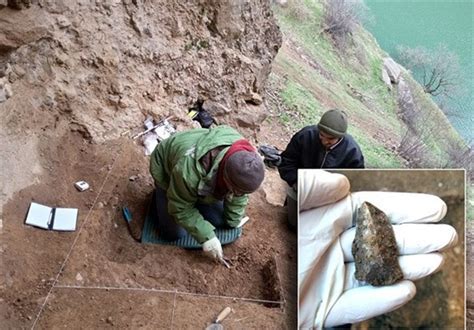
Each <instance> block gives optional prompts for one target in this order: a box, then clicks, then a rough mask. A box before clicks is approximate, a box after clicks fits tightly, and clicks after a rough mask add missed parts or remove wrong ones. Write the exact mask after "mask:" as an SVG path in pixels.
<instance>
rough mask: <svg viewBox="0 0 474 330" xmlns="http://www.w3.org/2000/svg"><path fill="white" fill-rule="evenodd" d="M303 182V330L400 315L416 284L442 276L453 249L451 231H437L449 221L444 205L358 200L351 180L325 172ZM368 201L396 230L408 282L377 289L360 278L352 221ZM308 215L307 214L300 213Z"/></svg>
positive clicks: (398, 197)
mask: <svg viewBox="0 0 474 330" xmlns="http://www.w3.org/2000/svg"><path fill="white" fill-rule="evenodd" d="M300 173H301V179H300V187H299V193H300V198H299V201H300V218H299V228H300V230H299V238H298V244H299V246H298V247H299V257H298V261H299V263H298V278H299V292H300V307H299V308H300V314H299V315H300V327H302V328H307V327H316V328H322V327H323V326H324V327H334V326H338V325H341V324H347V323H355V322H360V321H363V320H366V319H369V318H372V317H375V316H377V315H380V314H384V313H387V312H389V311H392V310H395V309H397V308H399V307H401V306H402V305H403V304H405V303H407V302H408V301H409V300H410V299H412V298H413V297H414V295H415V293H416V288H415V285H414V284H413V282H412V281H414V280H417V279H420V278H423V277H425V276H427V275H430V274H432V273H434V272H435V271H437V270H438V269H439V268H440V267H441V265H442V263H443V256H442V255H441V254H440V253H438V251H441V250H443V249H445V248H447V247H450V246H452V245H454V244H455V243H456V241H457V234H456V231H455V229H454V228H453V227H451V226H449V225H445V224H433V223H436V222H438V221H440V220H441V219H442V218H443V217H444V216H445V214H446V204H445V203H444V202H443V201H442V200H441V199H440V198H438V197H436V196H433V195H426V194H415V193H397V192H357V193H353V194H349V186H348V180H347V178H345V177H344V176H342V175H340V174H333V173H328V172H325V171H322V170H316V171H314V170H312V171H303V172H300ZM364 201H368V202H370V203H372V204H374V205H375V206H376V207H377V208H379V209H381V210H382V211H383V212H384V213H385V214H386V215H387V216H388V218H389V219H390V221H391V222H392V224H393V229H394V233H395V238H396V241H397V246H398V252H399V258H398V260H399V263H400V266H401V269H402V272H403V276H404V279H403V280H402V281H400V282H398V283H395V284H393V285H389V286H382V287H373V286H371V285H368V284H367V283H364V282H361V281H358V280H357V279H356V278H355V277H354V272H355V264H354V260H353V256H352V251H351V247H352V241H353V240H354V236H355V228H354V227H353V220H354V219H355V216H354V214H355V212H356V211H357V209H358V208H359V206H360V205H361V204H362V203H363V202H364ZM301 210H303V211H301Z"/></svg>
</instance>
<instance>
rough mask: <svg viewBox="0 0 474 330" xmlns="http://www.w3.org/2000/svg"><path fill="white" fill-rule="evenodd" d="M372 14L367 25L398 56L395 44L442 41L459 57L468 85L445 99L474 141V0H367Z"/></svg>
mask: <svg viewBox="0 0 474 330" xmlns="http://www.w3.org/2000/svg"><path fill="white" fill-rule="evenodd" d="M364 2H365V4H366V5H367V7H368V8H369V11H370V14H371V15H372V16H373V22H371V23H369V24H367V25H366V28H367V29H368V30H369V31H370V32H371V33H372V34H373V35H374V36H375V38H376V39H377V41H378V43H379V44H380V46H381V47H382V48H383V49H384V50H385V51H386V52H387V53H389V54H390V55H391V56H392V57H394V58H395V59H396V47H397V46H398V45H405V46H409V47H416V46H422V47H424V48H428V49H436V48H437V46H438V45H439V44H444V45H446V46H447V48H448V49H449V50H451V51H453V52H454V53H456V54H457V56H458V57H459V60H460V63H461V66H462V73H461V74H462V77H461V79H462V80H463V81H464V85H465V88H463V89H464V91H463V93H462V94H459V95H457V96H456V97H455V98H454V99H453V100H448V101H446V102H447V104H448V106H449V109H450V110H449V111H448V112H447V116H448V118H449V120H450V121H451V123H452V125H453V126H454V127H455V128H456V129H457V131H458V132H459V133H460V134H461V136H462V137H463V138H464V139H465V140H466V141H467V142H469V143H470V144H471V145H473V144H474V97H473V95H474V64H473V62H474V52H473V45H474V30H473V22H474V1H473V0H451V1H448V0H430V1H427V0H386V1H382V0H364Z"/></svg>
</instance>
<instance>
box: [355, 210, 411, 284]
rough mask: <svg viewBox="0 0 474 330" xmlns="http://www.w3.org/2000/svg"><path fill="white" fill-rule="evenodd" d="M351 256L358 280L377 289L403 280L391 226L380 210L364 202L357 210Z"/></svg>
mask: <svg viewBox="0 0 474 330" xmlns="http://www.w3.org/2000/svg"><path fill="white" fill-rule="evenodd" d="M356 221H357V223H356V235H355V238H354V242H353V243H352V254H353V255H354V260H355V264H356V272H355V278H356V279H358V280H359V281H366V282H368V283H369V284H372V285H374V286H382V285H390V284H393V283H395V282H397V281H399V280H401V279H402V278H403V273H402V270H401V268H400V265H399V263H398V249H397V242H396V240H395V235H394V233H393V228H392V225H391V224H390V221H389V219H388V218H387V216H386V215H385V213H383V212H382V211H381V210H379V209H378V208H376V207H375V206H374V205H372V204H370V203H368V202H364V203H363V204H362V205H361V207H360V208H359V210H358V211H357V220H356Z"/></svg>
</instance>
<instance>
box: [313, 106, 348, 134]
mask: <svg viewBox="0 0 474 330" xmlns="http://www.w3.org/2000/svg"><path fill="white" fill-rule="evenodd" d="M318 127H319V129H320V130H321V131H323V132H324V133H327V134H329V135H332V136H334V137H342V136H344V134H345V133H346V131H347V117H346V114H345V113H344V111H341V110H339V109H332V110H329V111H326V112H325V113H324V114H323V115H322V117H321V119H320V120H319V123H318Z"/></svg>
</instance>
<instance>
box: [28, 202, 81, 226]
mask: <svg viewBox="0 0 474 330" xmlns="http://www.w3.org/2000/svg"><path fill="white" fill-rule="evenodd" d="M77 213H78V210H77V209H71V208H59V207H57V208H52V207H49V206H45V205H41V204H38V203H35V202H32V203H31V204H30V209H29V210H28V215H27V216H26V221H25V223H26V224H27V225H31V226H35V227H40V228H43V229H48V230H60V231H74V230H76V221H77Z"/></svg>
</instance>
